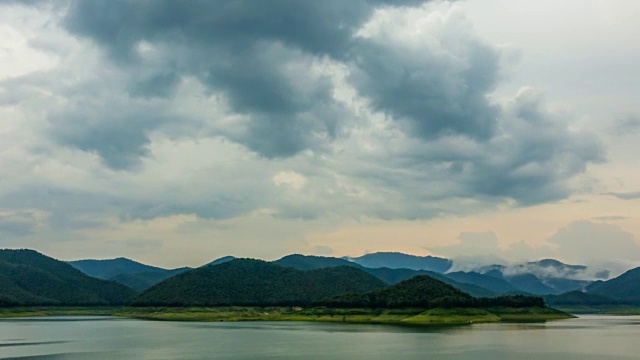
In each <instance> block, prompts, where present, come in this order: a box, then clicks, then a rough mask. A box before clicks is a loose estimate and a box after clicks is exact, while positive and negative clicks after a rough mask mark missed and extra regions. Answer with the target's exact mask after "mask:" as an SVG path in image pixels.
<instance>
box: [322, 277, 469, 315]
mask: <svg viewBox="0 0 640 360" xmlns="http://www.w3.org/2000/svg"><path fill="white" fill-rule="evenodd" d="M473 300H474V298H473V297H472V296H471V295H469V294H467V293H464V292H462V291H460V290H458V289H456V288H454V287H453V286H451V285H449V284H445V283H444V282H442V281H440V280H436V279H434V278H432V277H430V276H424V275H419V276H414V277H412V278H411V279H409V280H405V281H402V282H400V283H398V284H396V285H392V286H389V287H386V288H384V289H381V290H375V291H372V292H368V293H365V294H348V295H343V296H337V297H334V298H332V299H328V300H327V301H326V304H327V305H329V306H334V307H347V308H361V307H365V308H407V307H417V308H422V309H430V308H436V307H452V306H456V307H471V306H472V305H473Z"/></svg>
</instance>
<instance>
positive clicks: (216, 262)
mask: <svg viewBox="0 0 640 360" xmlns="http://www.w3.org/2000/svg"><path fill="white" fill-rule="evenodd" d="M235 258H236V257H235V256H230V255H229V256H223V257H221V258H219V259H215V260H213V261H212V262H210V263H207V264H205V265H203V266H207V265H219V264H224V263H226V262H227V261H231V260H233V259H235Z"/></svg>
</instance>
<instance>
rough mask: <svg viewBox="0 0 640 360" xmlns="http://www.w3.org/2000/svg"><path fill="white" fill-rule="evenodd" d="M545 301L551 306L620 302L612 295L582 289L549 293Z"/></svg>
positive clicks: (612, 303) (614, 303)
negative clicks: (590, 292) (562, 292)
mask: <svg viewBox="0 0 640 360" xmlns="http://www.w3.org/2000/svg"><path fill="white" fill-rule="evenodd" d="M544 301H545V302H546V303H547V304H548V305H549V306H577V305H582V306H602V305H617V304H618V301H617V300H614V299H612V298H610V297H607V296H603V295H598V294H589V293H584V292H582V291H570V292H567V293H564V294H560V295H547V296H545V297H544Z"/></svg>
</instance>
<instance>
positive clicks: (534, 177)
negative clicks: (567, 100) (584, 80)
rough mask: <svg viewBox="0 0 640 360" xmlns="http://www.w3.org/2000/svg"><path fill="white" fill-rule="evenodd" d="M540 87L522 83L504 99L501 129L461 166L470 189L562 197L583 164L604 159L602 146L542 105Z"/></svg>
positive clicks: (522, 198)
mask: <svg viewBox="0 0 640 360" xmlns="http://www.w3.org/2000/svg"><path fill="white" fill-rule="evenodd" d="M545 106H546V105H545V101H544V98H543V96H542V94H540V93H539V92H537V91H535V90H533V89H523V90H521V91H520V93H519V94H518V95H517V96H516V97H515V98H514V99H513V100H512V102H511V103H510V104H508V105H507V106H506V107H505V109H504V113H503V114H502V117H503V118H502V120H501V122H500V125H501V130H500V131H501V132H500V134H499V135H498V136H496V137H495V138H494V139H492V140H491V141H490V142H489V146H487V147H486V149H485V150H486V151H487V153H485V154H483V155H482V156H481V157H479V158H477V159H475V161H474V162H473V163H468V164H465V165H463V166H462V169H463V170H462V171H463V173H464V172H466V171H468V174H467V179H468V181H469V186H470V190H472V192H473V193H480V194H486V195H492V196H504V197H509V198H512V199H515V200H517V201H518V202H520V203H522V204H525V205H529V204H536V203H541V202H547V201H553V200H557V199H562V198H565V197H567V196H568V195H569V194H570V187H569V185H568V183H567V180H568V179H570V178H571V177H573V176H574V175H575V174H579V173H582V172H584V171H585V168H586V166H587V164H589V163H591V162H602V161H604V150H603V148H602V145H601V144H600V142H599V141H597V139H596V138H594V137H593V136H592V135H590V134H588V133H576V132H572V131H570V130H569V129H568V128H567V125H568V124H567V122H566V121H565V120H564V119H563V118H562V117H561V116H559V115H558V114H555V113H553V112H550V111H549V110H547V109H546V107H545Z"/></svg>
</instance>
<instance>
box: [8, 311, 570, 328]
mask: <svg viewBox="0 0 640 360" xmlns="http://www.w3.org/2000/svg"><path fill="white" fill-rule="evenodd" d="M47 315H105V316H117V317H128V318H135V319H144V320H161V321H162V320H163V321H209V322H216V321H312V322H344V323H365V324H407V325H409V324H411V325H430V324H431V325H438V324H441V325H447V324H451V325H454V324H471V323H486V322H499V321H518V322H529V321H546V320H555V319H567V318H570V317H572V316H571V315H569V314H566V313H563V312H560V311H558V310H554V309H550V308H523V309H515V308H514V309H511V308H492V309H475V308H454V309H442V308H438V309H429V310H424V309H332V308H309V309H299V308H289V307H266V308H261V307H181V308H165V307H158V308H151V307H145V308H140V307H121V308H91V307H86V308H82V307H43V308H28V307H26V308H2V309H0V317H5V318H8V317H31V316H47Z"/></svg>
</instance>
